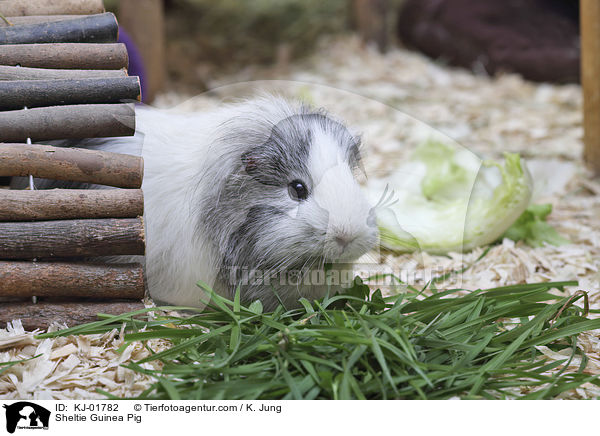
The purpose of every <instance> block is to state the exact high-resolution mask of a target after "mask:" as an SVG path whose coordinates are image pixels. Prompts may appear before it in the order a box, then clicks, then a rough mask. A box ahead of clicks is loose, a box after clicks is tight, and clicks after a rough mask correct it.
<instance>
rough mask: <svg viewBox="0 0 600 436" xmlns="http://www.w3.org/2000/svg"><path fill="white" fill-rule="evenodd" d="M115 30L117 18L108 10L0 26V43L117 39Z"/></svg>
mask: <svg viewBox="0 0 600 436" xmlns="http://www.w3.org/2000/svg"><path fill="white" fill-rule="evenodd" d="M118 34H119V25H118V24H117V19H116V18H115V16H114V15H113V14H111V13H110V12H107V13H105V14H98V15H89V16H86V17H84V18H77V19H74V20H64V21H56V22H50V23H38V24H26V25H21V26H10V27H0V44H38V43H51V42H95V43H101V42H116V41H117V36H118Z"/></svg>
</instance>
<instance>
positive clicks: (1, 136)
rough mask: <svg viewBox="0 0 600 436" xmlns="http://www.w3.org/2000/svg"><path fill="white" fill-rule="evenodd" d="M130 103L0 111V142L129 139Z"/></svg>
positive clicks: (132, 117) (131, 126)
mask: <svg viewBox="0 0 600 436" xmlns="http://www.w3.org/2000/svg"><path fill="white" fill-rule="evenodd" d="M134 133H135V108H134V105H133V104H86V105H75V106H53V107H42V108H33V109H28V110H20V111H8V112H0V142H27V138H31V140H32V141H33V142H38V141H46V140H51V139H83V138H102V137H109V136H133V134H134Z"/></svg>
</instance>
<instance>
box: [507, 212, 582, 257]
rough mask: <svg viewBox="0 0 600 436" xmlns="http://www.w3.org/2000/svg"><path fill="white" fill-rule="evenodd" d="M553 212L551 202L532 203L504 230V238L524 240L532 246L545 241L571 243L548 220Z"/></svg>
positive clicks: (549, 242) (554, 243) (559, 243)
mask: <svg viewBox="0 0 600 436" xmlns="http://www.w3.org/2000/svg"><path fill="white" fill-rule="evenodd" d="M551 212H552V205H551V204H532V205H531V206H529V207H528V208H527V209H526V210H525V212H523V213H522V214H521V216H520V217H519V218H518V219H517V220H516V221H515V222H514V223H513V225H512V226H510V227H509V228H508V230H506V232H504V235H502V237H503V238H508V239H512V240H513V241H515V242H516V241H523V242H525V243H526V244H527V245H529V246H531V247H542V246H544V243H548V244H551V245H564V244H569V243H570V242H571V241H569V240H568V239H566V238H563V237H562V236H560V235H559V234H558V232H557V231H556V229H555V228H554V227H552V226H551V225H550V224H548V223H547V222H546V217H547V216H548V215H550V213H551Z"/></svg>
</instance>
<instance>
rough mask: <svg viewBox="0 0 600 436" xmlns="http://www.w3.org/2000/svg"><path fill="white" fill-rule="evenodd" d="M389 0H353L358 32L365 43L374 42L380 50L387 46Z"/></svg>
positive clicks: (383, 50) (385, 48) (382, 50)
mask: <svg viewBox="0 0 600 436" xmlns="http://www.w3.org/2000/svg"><path fill="white" fill-rule="evenodd" d="M389 12H390V5H389V0H354V17H355V20H356V27H357V30H358V34H359V35H360V37H361V39H362V40H363V42H365V43H375V44H376V45H377V48H378V49H379V51H380V52H382V53H383V52H385V51H386V50H387V47H388V44H389V42H388V40H389V36H388V33H389V31H388V27H389V26H388V16H389Z"/></svg>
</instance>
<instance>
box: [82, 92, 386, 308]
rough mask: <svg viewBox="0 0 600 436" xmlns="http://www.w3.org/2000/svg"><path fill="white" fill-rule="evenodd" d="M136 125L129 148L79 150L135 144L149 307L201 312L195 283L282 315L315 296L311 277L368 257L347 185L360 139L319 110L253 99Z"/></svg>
mask: <svg viewBox="0 0 600 436" xmlns="http://www.w3.org/2000/svg"><path fill="white" fill-rule="evenodd" d="M136 114H137V116H136V120H137V132H138V133H136V136H135V137H132V138H118V139H111V140H90V141H88V147H89V148H95V149H103V150H109V151H114V152H120V153H128V154H138V153H139V149H140V143H141V142H142V141H143V144H142V155H143V157H144V167H145V170H144V182H143V186H142V188H143V190H144V198H145V223H146V243H147V249H146V275H147V284H148V289H149V292H150V295H151V296H152V297H153V298H154V299H155V300H157V301H159V302H164V303H169V304H175V305H186V306H202V301H201V300H202V299H203V298H204V297H203V296H202V292H203V291H202V290H201V288H199V287H198V286H197V282H198V281H202V282H204V283H206V284H207V285H209V286H212V287H213V289H215V291H217V292H219V293H220V294H222V295H225V296H227V297H232V295H233V293H234V292H235V289H236V288H237V287H238V286H240V289H241V298H242V300H243V301H245V302H251V301H254V300H257V299H260V300H261V301H262V303H263V305H264V306H265V308H267V309H273V308H274V307H275V306H276V304H277V303H278V302H279V301H282V302H283V303H284V305H285V306H286V307H288V308H289V307H294V306H297V305H298V299H299V298H301V297H305V298H308V299H313V298H320V297H322V296H323V295H324V294H325V292H326V291H327V286H326V285H325V284H324V283H323V282H322V280H320V281H319V280H318V279H316V280H315V277H322V275H319V274H316V275H315V274H314V272H315V271H316V272H317V273H318V272H322V271H323V268H324V265H325V264H330V263H334V264H336V263H338V264H339V266H338V267H339V268H348V265H347V264H348V263H349V262H351V261H354V260H356V259H357V258H358V257H360V256H361V255H363V254H364V253H366V252H367V251H369V250H370V249H371V248H373V247H374V246H375V244H376V242H377V239H378V232H377V226H376V222H375V215H374V210H373V209H372V208H371V207H370V205H369V204H368V203H367V200H366V198H365V196H364V195H363V193H362V192H361V188H360V186H359V184H358V182H357V180H356V178H355V175H356V174H355V172H356V170H357V168H359V164H360V153H359V146H360V140H359V138H358V137H356V136H354V135H352V134H351V133H350V132H349V130H348V129H347V128H346V127H345V126H344V125H343V124H342V123H341V122H339V121H337V120H335V119H334V118H332V117H331V116H329V115H328V114H326V113H325V112H324V111H322V110H313V109H311V108H309V107H308V106H305V105H302V104H299V103H290V102H288V101H286V100H284V99H282V98H279V97H263V98H259V99H255V100H250V101H246V102H242V103H237V104H231V105H226V106H224V107H222V108H221V109H218V110H216V111H214V112H209V113H194V114H183V115H182V114H172V113H167V112H162V111H158V110H155V109H150V108H138V110H137V112H136ZM290 272H293V274H290ZM312 280H314V282H313V281H312ZM276 294H277V295H276Z"/></svg>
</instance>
